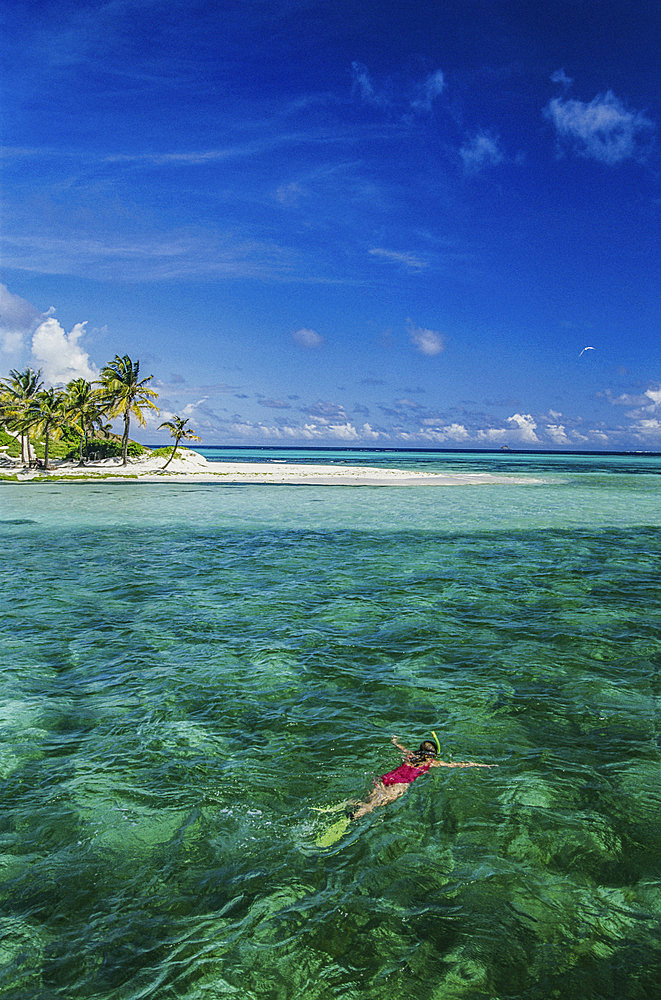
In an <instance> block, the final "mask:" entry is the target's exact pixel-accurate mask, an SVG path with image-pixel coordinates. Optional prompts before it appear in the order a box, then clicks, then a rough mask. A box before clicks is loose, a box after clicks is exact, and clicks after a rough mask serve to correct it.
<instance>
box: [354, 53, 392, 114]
mask: <svg viewBox="0 0 661 1000" xmlns="http://www.w3.org/2000/svg"><path fill="white" fill-rule="evenodd" d="M351 72H352V74H353V87H354V90H357V91H358V93H359V94H360V97H361V99H362V100H363V101H364V102H365V104H372V105H373V106H374V107H376V108H384V107H386V106H387V105H388V104H389V101H388V99H387V98H386V96H385V95H384V94H382V93H378V92H377V90H376V89H375V87H374V84H373V83H372V78H371V77H370V75H369V73H368V71H367V66H365V65H363V63H361V62H352V63H351Z"/></svg>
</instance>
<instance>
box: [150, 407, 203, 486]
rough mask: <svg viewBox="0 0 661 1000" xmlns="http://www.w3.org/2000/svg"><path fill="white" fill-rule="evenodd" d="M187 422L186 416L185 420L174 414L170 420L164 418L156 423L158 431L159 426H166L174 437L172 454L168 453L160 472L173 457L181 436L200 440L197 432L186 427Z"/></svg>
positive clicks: (185, 438)
mask: <svg viewBox="0 0 661 1000" xmlns="http://www.w3.org/2000/svg"><path fill="white" fill-rule="evenodd" d="M187 423H188V418H186V420H184V419H183V417H178V416H177V415H176V414H175V415H174V417H173V418H172V420H164V421H163V423H162V424H159V425H158V429H159V431H160V429H161V427H167V429H168V430H169V431H170V437H173V438H174V448H173V449H172V454H171V455H170V457H169V458H168V460H167V462H166V463H165V465H164V466H163V468H162V469H161V472H163V471H165V469H167V467H168V465H169V464H170V462H171V461H172V459H173V458H174V456H175V452H176V451H177V445H178V444H179V442H180V441H181V440H182V438H183V440H184V441H201V440H202V438H200V437H198V436H197V434H193V432H192V431H191V430H190V429H189V428H187V427H186V424H187Z"/></svg>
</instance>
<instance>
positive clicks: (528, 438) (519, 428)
mask: <svg viewBox="0 0 661 1000" xmlns="http://www.w3.org/2000/svg"><path fill="white" fill-rule="evenodd" d="M507 423H508V424H512V426H513V427H514V428H516V430H515V433H516V435H517V437H518V439H519V441H522V442H523V443H526V444H537V443H539V438H538V437H537V435H536V434H535V430H536V428H537V424H536V423H535V421H534V419H533V417H532V416H531V414H530V413H514V414H512V416H511V417H508V418H507Z"/></svg>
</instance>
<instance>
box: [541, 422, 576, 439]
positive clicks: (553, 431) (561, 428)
mask: <svg viewBox="0 0 661 1000" xmlns="http://www.w3.org/2000/svg"><path fill="white" fill-rule="evenodd" d="M546 433H547V434H548V436H549V437H550V438H551V440H552V441H553V443H554V444H569V443H570V442H569V438H568V437H567V432H566V430H565V425H564V424H547V425H546Z"/></svg>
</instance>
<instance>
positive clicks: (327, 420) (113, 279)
mask: <svg viewBox="0 0 661 1000" xmlns="http://www.w3.org/2000/svg"><path fill="white" fill-rule="evenodd" d="M660 29H661V13H660V12H659V9H658V6H657V5H656V4H630V3H627V2H625V0H623V2H612V0H611V2H609V0H605V2H602V3H585V2H579V0H566V2H553V0H551V2H549V3H548V4H545V5H539V4H538V3H537V2H535V3H525V2H521V3H512V2H511V0H507V2H499V0H488V2H472V0H448V2H445V3H443V4H427V5H425V4H413V3H411V4H403V3H392V2H388V0H381V2H379V3H376V2H372V0H360V2H359V0H352V2H346V0H345V2H343V0H337V2H334V3H332V4H331V3H328V2H327V0H326V2H319V0H317V2H314V0H300V2H298V0H291V2H288V0H283V2H279V3H277V4H276V3H265V2H261V0H226V2H221V3H209V2H208V0H207V2H205V3H196V2H194V0H193V2H187V3H180V2H177V0H174V2H168V3H164V2H161V0H111V2H105V3H104V2H96V3H93V4H92V3H86V2H84V0H82V2H81V0H76V2H75V3H70V2H66V0H64V2H63V0H57V2H52V3H51V2H36V3H31V4H29V5H21V4H12V5H6V7H5V13H4V15H3V25H2V42H1V43H0V44H1V45H2V67H3V68H2V71H1V72H2V88H3V122H2V126H3V135H2V143H3V147H2V216H1V220H0V223H1V232H0V251H1V255H2V269H3V274H2V282H3V284H2V286H1V287H0V351H1V357H2V362H3V364H2V368H3V372H7V371H8V370H9V369H10V368H12V367H21V366H23V365H25V364H31V365H33V366H36V367H40V368H41V369H42V371H43V373H44V376H45V377H46V378H47V379H48V380H50V381H53V382H58V381H60V382H61V381H67V380H68V379H69V378H71V377H76V376H78V375H84V376H85V377H93V376H94V375H95V374H96V373H97V372H98V370H99V368H100V367H101V366H102V365H103V364H104V363H105V362H106V361H107V360H109V359H110V358H111V357H112V356H113V355H114V354H115V353H119V354H124V353H128V354H130V355H131V356H132V357H133V358H139V359H140V362H141V368H142V369H143V370H144V372H145V374H153V375H154V382H155V384H156V387H157V388H158V390H159V394H160V400H159V401H160V403H161V408H162V413H161V416H160V418H159V420H162V419H165V418H167V417H169V416H170V415H171V414H172V413H175V412H176V413H180V414H182V415H185V416H188V417H190V419H191V423H192V425H193V426H194V427H195V429H196V430H197V432H198V433H199V434H201V436H202V437H203V440H204V442H205V443H207V444H246V445H262V444H264V445H279V444H280V445H296V444H313V445H314V444H316V445H327V444H337V445H359V446H374V447H378V446H381V445H384V446H398V445H399V446H403V447H417V446H426V447H440V448H442V447H449V448H456V447H467V448H470V447H499V446H501V445H503V444H508V445H509V446H510V447H513V448H516V447H530V448H563V449H588V450H591V449H596V450H598V449H614V450H619V449H623V450H626V449H644V450H661V350H660V346H659V345H660V337H659V328H660V322H659V321H660V318H661V306H660V301H659V294H658V293H659V251H658V247H659V245H660V241H659V216H660V214H661V193H660V190H659V174H660V168H661V156H660V146H659V134H658V133H659V122H660V121H661V108H660V107H659V94H660V92H661V88H660V87H659V68H658V53H659V50H660V44H659V43H660V42H661V37H660V36H661V30H660ZM585 347H590V348H594V349H593V350H588V351H583V349H584V348H585ZM581 352H583V353H581ZM156 422H157V423H158V422H159V421H156ZM139 436H140V437H141V438H142V440H146V441H157V440H159V435H158V434H156V433H155V430H154V425H153V423H152V425H150V426H148V428H147V429H145V430H144V431H143V432H141V434H140V435H139Z"/></svg>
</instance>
